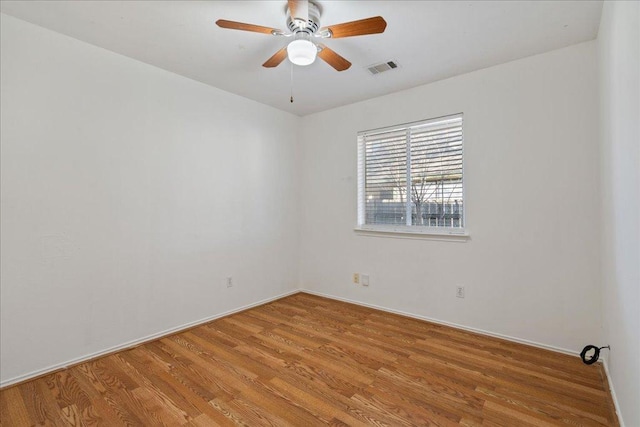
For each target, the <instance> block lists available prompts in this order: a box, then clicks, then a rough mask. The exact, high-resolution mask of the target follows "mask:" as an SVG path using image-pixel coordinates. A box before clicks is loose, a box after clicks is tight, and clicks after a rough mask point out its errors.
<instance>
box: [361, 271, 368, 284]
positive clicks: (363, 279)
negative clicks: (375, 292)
mask: <svg viewBox="0 0 640 427" xmlns="http://www.w3.org/2000/svg"><path fill="white" fill-rule="evenodd" d="M360 283H362V286H369V275H368V274H361V275H360Z"/></svg>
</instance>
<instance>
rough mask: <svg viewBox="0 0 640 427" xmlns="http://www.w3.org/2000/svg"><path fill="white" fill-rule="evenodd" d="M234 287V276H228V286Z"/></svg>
mask: <svg viewBox="0 0 640 427" xmlns="http://www.w3.org/2000/svg"><path fill="white" fill-rule="evenodd" d="M232 287H233V277H231V276H227V288H232Z"/></svg>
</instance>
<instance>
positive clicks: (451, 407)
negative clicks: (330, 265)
mask: <svg viewBox="0 0 640 427" xmlns="http://www.w3.org/2000/svg"><path fill="white" fill-rule="evenodd" d="M43 351H44V350H43ZM0 411H1V412H0V413H1V423H2V425H3V426H23V425H33V424H49V425H96V424H97V425H114V426H115V425H144V426H155V425H163V424H164V425H189V426H215V425H248V426H261V425H272V426H287V425H293V426H313V425H324V424H330V425H335V426H344V425H376V426H382V425H389V426H419V425H439V426H448V425H465V426H475V425H486V426H518V427H519V426H546V425H571V426H577V425H585V426H596V425H597V426H600V425H608V426H611V425H617V420H616V418H615V414H614V411H613V407H612V403H611V398H610V395H609V393H608V387H607V385H606V380H605V379H604V375H603V370H602V368H601V366H600V364H596V365H592V366H587V365H584V364H582V362H581V361H580V360H579V359H578V358H577V357H571V356H566V355H562V354H557V353H553V352H549V351H544V350H539V349H532V348H530V347H527V346H524V345H520V344H514V343H511V342H507V341H503V340H499V339H495V338H489V337H485V336H480V335H475V334H472V333H468V332H464V331H460V330H456V329H452V328H449V327H445V326H439V325H435V324H431V323H427V322H422V321H418V320H413V319H408V318H404V317H401V316H396V315H392V314H388V313H384V312H380V311H376V310H372V309H368V308H363V307H359V306H354V305H350V304H346V303H342V302H337V301H332V300H328V299H324V298H320V297H316V296H312V295H308V294H296V295H293V296H290V297H287V298H284V299H281V300H279V301H276V302H273V303H270V304H267V305H264V306H261V307H257V308H253V309H251V310H248V311H245V312H242V313H239V314H234V315H232V316H229V317H226V318H223V319H219V320H216V321H214V322H211V323H208V324H206V325H204V326H200V327H197V328H194V329H191V330H188V331H186V332H183V333H180V334H176V335H173V336H170V337H167V338H164V339H161V340H157V341H154V342H151V343H147V344H144V345H142V346H139V347H137V348H135V349H132V350H128V351H123V352H120V353H117V354H113V355H111V356H107V357H104V358H101V359H98V360H95V361H92V362H88V363H84V364H81V365H77V366H75V367H72V368H70V369H67V370H64V371H60V372H57V373H54V374H51V375H48V376H44V377H41V378H39V379H36V380H33V381H29V382H26V383H23V384H21V385H17V386H14V387H10V388H7V389H5V390H3V391H1V392H0Z"/></svg>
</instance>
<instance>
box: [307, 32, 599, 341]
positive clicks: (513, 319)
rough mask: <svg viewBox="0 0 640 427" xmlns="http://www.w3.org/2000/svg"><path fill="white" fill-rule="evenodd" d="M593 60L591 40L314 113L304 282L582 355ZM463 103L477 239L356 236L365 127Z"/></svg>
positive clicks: (590, 238) (588, 283)
mask: <svg viewBox="0 0 640 427" xmlns="http://www.w3.org/2000/svg"><path fill="white" fill-rule="evenodd" d="M596 59H597V57H596V43H595V42H588V43H583V44H579V45H575V46H572V47H568V48H565V49H561V50H557V51H553V52H550V53H546V54H542V55H538V56H534V57H530V58H526V59H523V60H518V61H515V62H511V63H507V64H503V65H499V66H496V67H492V68H489V69H485V70H481V71H477V72H473V73H470V74H466V75H462V76H459V77H454V78H451V79H448V80H444V81H440V82H436V83H433V84H429V85H426V86H421V87H417V88H414V89H410V90H407V91H403V92H399V93H395V94H392V95H388V96H384V97H380V98H376V99H372V100H368V101H364V102H360V103H357V104H353V105H348V106H345V107H341V108H337V109H333V110H330V111H327V112H322V113H318V114H314V115H311V116H306V117H304V118H303V119H302V123H303V124H302V128H301V132H302V134H303V135H305V138H304V139H303V140H301V144H302V145H301V168H302V180H301V184H300V185H301V189H302V206H303V215H302V224H301V256H302V258H301V267H300V275H301V284H302V286H303V287H304V288H306V289H309V290H311V291H315V292H320V293H325V294H329V295H332V296H337V297H340V298H346V299H350V300H355V301H358V302H362V303H366V304H372V305H378V306H382V307H385V308H388V309H393V310H400V311H404V312H407V313H410V314H413V315H418V316H424V317H429V318H432V319H437V320H440V321H445V322H450V323H455V324H459V325H464V326H468V327H473V328H476V329H482V330H486V331H489V332H492V333H497V334H504V335H507V336H512V337H516V338H519V339H523V340H530V341H534V342H538V343H541V344H544V345H548V346H555V347H558V348H562V349H566V350H569V351H574V352H575V351H579V350H580V349H581V348H582V347H583V346H584V345H585V344H588V343H594V342H599V338H600V332H601V330H600V322H601V320H600V269H599V255H600V252H599V246H598V244H599V239H600V233H599V230H600V226H601V216H600V191H599V185H600V183H599V174H598V173H597V171H598V168H599V163H598V125H597V121H598V107H597V102H598V99H597V73H596V70H597V66H596ZM434 60H437V59H434ZM398 72H402V70H401V69H400V70H399V71H398ZM367 78H371V79H375V77H367ZM374 81H375V80H374ZM459 112H462V113H464V132H465V141H464V144H465V147H464V149H465V181H466V208H467V209H466V211H467V226H468V230H469V232H470V234H471V239H470V240H469V241H468V242H466V243H459V242H443V241H436V240H409V239H394V238H386V237H382V238H381V237H370V236H362V235H357V234H356V233H354V231H353V228H354V226H355V224H356V133H357V132H358V131H361V130H366V129H372V128H378V127H383V126H389V125H393V124H398V123H406V122H410V121H415V120H420V119H426V118H430V117H438V116H443V115H447V114H452V113H459ZM502 209H505V210H504V211H502ZM354 272H359V273H366V274H369V275H370V278H371V284H370V286H369V287H368V288H365V287H362V286H357V285H354V284H352V283H351V275H352V273H354ZM457 284H460V285H464V286H465V287H466V298H465V299H459V298H456V297H455V286H456V285H457Z"/></svg>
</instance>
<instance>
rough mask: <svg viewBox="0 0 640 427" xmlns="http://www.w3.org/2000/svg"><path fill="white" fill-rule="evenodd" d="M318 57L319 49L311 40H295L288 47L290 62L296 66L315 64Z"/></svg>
mask: <svg viewBox="0 0 640 427" xmlns="http://www.w3.org/2000/svg"><path fill="white" fill-rule="evenodd" d="M317 55H318V48H317V47H316V45H315V44H313V43H312V42H310V41H309V40H294V41H292V42H291V43H289V46H287V56H288V58H289V61H291V62H292V63H293V64H295V65H301V66H305V65H309V64H313V61H315V60H316V56H317Z"/></svg>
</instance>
